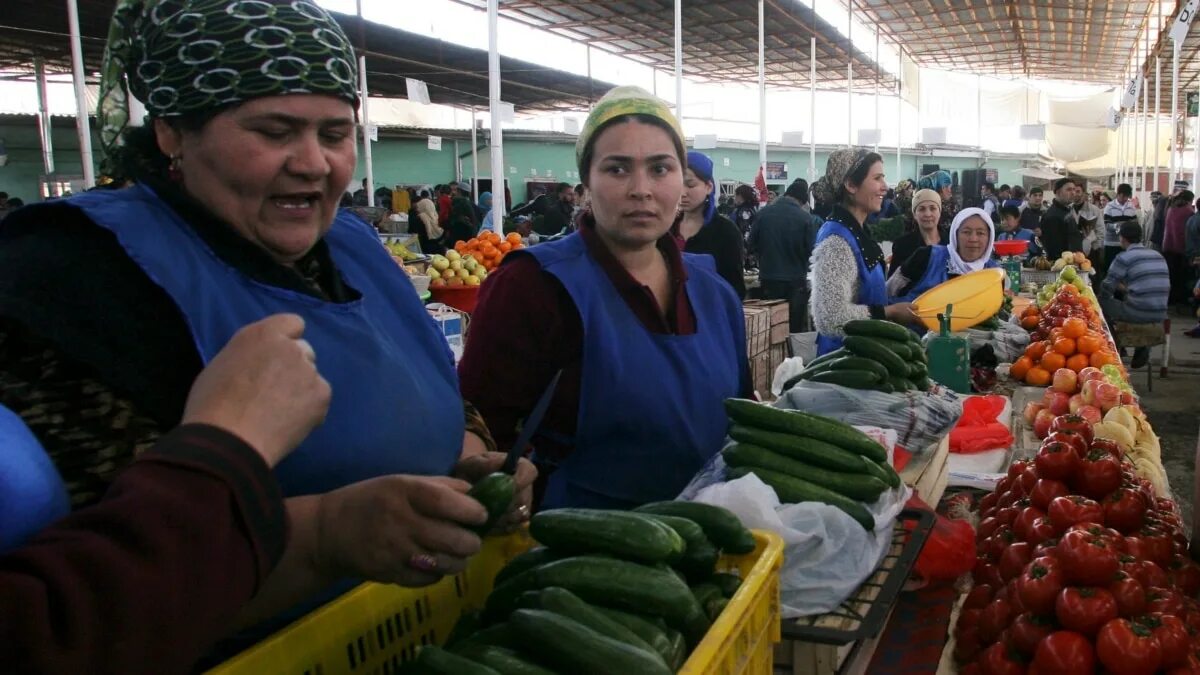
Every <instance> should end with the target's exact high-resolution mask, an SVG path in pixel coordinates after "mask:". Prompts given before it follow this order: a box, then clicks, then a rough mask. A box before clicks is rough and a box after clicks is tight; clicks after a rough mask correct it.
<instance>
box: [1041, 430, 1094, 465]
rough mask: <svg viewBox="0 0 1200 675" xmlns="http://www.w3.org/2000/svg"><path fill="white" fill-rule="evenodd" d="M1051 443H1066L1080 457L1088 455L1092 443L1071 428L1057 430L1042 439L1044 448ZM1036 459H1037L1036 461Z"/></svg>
mask: <svg viewBox="0 0 1200 675" xmlns="http://www.w3.org/2000/svg"><path fill="white" fill-rule="evenodd" d="M1051 443H1066V444H1067V445H1068V446H1069V447H1071V448H1073V449H1074V450H1075V456H1076V457H1078V458H1079V459H1083V458H1084V457H1086V456H1087V454H1088V452H1089V451H1090V448H1091V443H1088V442H1087V439H1086V438H1084V437H1083V436H1082V435H1081V434H1079V433H1078V432H1075V431H1069V430H1063V431H1055V432H1053V433H1051V434H1050V435H1048V436H1046V438H1045V439H1044V440H1043V441H1042V447H1043V448H1044V447H1046V446H1047V445H1049V444H1051ZM1036 461H1037V460H1036V459H1035V460H1034V462H1036Z"/></svg>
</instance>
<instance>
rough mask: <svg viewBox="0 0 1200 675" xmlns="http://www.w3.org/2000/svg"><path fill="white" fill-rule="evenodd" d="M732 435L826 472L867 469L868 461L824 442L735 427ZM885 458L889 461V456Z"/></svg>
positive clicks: (744, 441) (732, 429) (737, 425)
mask: <svg viewBox="0 0 1200 675" xmlns="http://www.w3.org/2000/svg"><path fill="white" fill-rule="evenodd" d="M729 435H730V436H732V437H733V440H735V441H737V442H738V443H749V444H751V445H757V446H759V447H760V448H766V449H768V450H772V451H774V452H777V453H779V454H781V455H786V456H788V457H791V458H792V459H797V460H800V461H801V462H804V463H806V464H811V465H813V466H817V467H821V468H823V469H829V470H830V471H842V472H845V473H856V472H857V473H865V472H866V469H864V468H863V460H864V459H866V458H865V457H863V456H862V455H856V454H854V453H853V452H850V451H849V450H843V449H842V448H839V447H837V446H836V445H831V444H829V443H825V442H824V441H818V440H815V439H812V438H803V437H800V436H793V435H791V434H785V433H779V432H775V431H763V430H762V429H756V428H754V427H746V426H742V425H741V424H735V425H733V427H732V428H730V429H729ZM881 449H882V448H881ZM884 457H887V455H886V453H885V454H884Z"/></svg>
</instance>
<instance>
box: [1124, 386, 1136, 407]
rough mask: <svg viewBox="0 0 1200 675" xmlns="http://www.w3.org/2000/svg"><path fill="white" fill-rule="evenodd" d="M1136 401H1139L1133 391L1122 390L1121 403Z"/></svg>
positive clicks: (1127, 403)
mask: <svg viewBox="0 0 1200 675" xmlns="http://www.w3.org/2000/svg"><path fill="white" fill-rule="evenodd" d="M1134 403H1137V399H1136V398H1134V396H1133V392H1132V391H1124V390H1122V391H1121V405H1133V404H1134Z"/></svg>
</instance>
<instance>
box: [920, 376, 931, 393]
mask: <svg viewBox="0 0 1200 675" xmlns="http://www.w3.org/2000/svg"><path fill="white" fill-rule="evenodd" d="M932 388H933V380H931V379H929V376H928V375H926V376H925V377H922V378H921V379H919V380H917V389H920V390H921V391H929V390H930V389H932Z"/></svg>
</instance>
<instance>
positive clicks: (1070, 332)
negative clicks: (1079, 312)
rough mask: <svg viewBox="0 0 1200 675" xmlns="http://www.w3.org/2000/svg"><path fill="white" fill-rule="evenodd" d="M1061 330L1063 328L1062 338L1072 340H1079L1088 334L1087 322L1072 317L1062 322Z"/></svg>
mask: <svg viewBox="0 0 1200 675" xmlns="http://www.w3.org/2000/svg"><path fill="white" fill-rule="evenodd" d="M1071 288H1074V286H1072V287H1071ZM1062 328H1063V336H1064V337H1069V338H1072V339H1074V338H1081V337H1083V336H1084V335H1087V332H1088V325H1087V321H1084V320H1083V319H1080V318H1079V317H1072V318H1070V319H1067V320H1066V321H1064V322H1063V325H1062Z"/></svg>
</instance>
